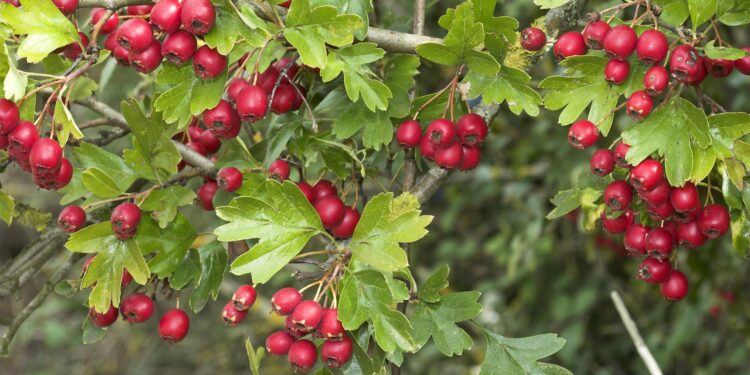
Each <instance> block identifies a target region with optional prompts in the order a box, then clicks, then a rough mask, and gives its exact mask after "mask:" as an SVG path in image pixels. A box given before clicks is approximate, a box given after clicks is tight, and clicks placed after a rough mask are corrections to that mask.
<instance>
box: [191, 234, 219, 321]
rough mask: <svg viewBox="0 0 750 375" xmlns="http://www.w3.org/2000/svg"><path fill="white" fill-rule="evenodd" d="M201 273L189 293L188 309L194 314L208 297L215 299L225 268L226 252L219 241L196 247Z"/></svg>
mask: <svg viewBox="0 0 750 375" xmlns="http://www.w3.org/2000/svg"><path fill="white" fill-rule="evenodd" d="M198 254H199V255H200V264H201V274H200V277H199V278H198V280H197V282H196V285H195V287H194V288H193V292H192V293H190V300H189V303H190V309H191V310H193V312H195V313H196V314H197V313H199V312H200V311H201V310H203V307H205V306H206V302H208V298H209V297H210V298H212V299H213V300H214V301H216V298H217V297H218V296H219V287H220V286H221V282H222V281H223V280H224V272H225V271H226V269H227V252H226V250H224V247H223V246H222V245H221V243H220V242H217V241H214V242H211V243H209V244H207V245H205V246H202V247H201V248H200V249H198Z"/></svg>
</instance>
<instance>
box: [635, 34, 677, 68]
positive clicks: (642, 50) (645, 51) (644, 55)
mask: <svg viewBox="0 0 750 375" xmlns="http://www.w3.org/2000/svg"><path fill="white" fill-rule="evenodd" d="M635 52H636V54H637V55H638V60H641V61H643V62H645V63H648V64H658V63H659V62H661V61H662V60H664V58H665V57H667V53H668V52H669V41H668V40H667V37H666V36H664V33H662V32H661V31H659V30H646V31H644V32H643V33H642V34H641V36H640V37H639V38H638V44H637V46H636V48H635Z"/></svg>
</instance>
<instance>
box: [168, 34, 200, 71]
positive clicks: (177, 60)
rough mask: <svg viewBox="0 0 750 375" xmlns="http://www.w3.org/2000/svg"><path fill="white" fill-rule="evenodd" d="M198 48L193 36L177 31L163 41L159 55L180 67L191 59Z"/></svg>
mask: <svg viewBox="0 0 750 375" xmlns="http://www.w3.org/2000/svg"><path fill="white" fill-rule="evenodd" d="M197 48H198V42H197V41H196V40H195V36H194V35H193V34H190V33H189V32H187V31H183V30H177V31H175V32H173V33H171V34H169V35H167V37H166V39H164V43H163V44H162V45H161V55H162V56H164V58H165V59H167V61H169V62H171V63H172V64H175V65H181V64H183V63H185V62H186V61H188V60H190V59H192V58H193V56H194V55H195V51H196V49H197Z"/></svg>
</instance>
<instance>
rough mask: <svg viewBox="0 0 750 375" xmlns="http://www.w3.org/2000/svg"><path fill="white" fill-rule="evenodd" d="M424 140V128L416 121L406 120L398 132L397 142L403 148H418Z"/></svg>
mask: <svg viewBox="0 0 750 375" xmlns="http://www.w3.org/2000/svg"><path fill="white" fill-rule="evenodd" d="M421 140H422V126H421V125H419V122H418V121H416V120H406V121H404V122H402V123H401V125H399V126H398V130H396V141H398V144H400V145H401V147H403V148H406V149H410V148H414V147H417V145H419V141H421Z"/></svg>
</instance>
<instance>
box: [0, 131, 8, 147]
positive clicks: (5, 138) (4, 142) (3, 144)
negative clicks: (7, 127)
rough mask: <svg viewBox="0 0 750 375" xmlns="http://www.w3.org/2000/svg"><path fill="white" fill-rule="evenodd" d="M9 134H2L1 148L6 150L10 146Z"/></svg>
mask: <svg viewBox="0 0 750 375" xmlns="http://www.w3.org/2000/svg"><path fill="white" fill-rule="evenodd" d="M8 143H9V141H8V136H7V135H4V134H0V150H6V149H7V148H8Z"/></svg>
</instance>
